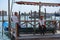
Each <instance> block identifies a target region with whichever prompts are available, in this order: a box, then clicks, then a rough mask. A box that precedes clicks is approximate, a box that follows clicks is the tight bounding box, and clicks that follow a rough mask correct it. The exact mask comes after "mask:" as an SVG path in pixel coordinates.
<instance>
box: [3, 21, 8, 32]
mask: <svg viewBox="0 0 60 40" xmlns="http://www.w3.org/2000/svg"><path fill="white" fill-rule="evenodd" d="M3 28H4V31H8V22H3Z"/></svg>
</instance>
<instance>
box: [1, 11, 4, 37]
mask: <svg viewBox="0 0 60 40" xmlns="http://www.w3.org/2000/svg"><path fill="white" fill-rule="evenodd" d="M1 13H2V38H3V21H4V11H2V12H1Z"/></svg>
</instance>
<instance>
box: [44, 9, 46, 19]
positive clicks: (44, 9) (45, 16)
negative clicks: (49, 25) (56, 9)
mask: <svg viewBox="0 0 60 40" xmlns="http://www.w3.org/2000/svg"><path fill="white" fill-rule="evenodd" d="M44 10H45V20H46V8H45V9H44Z"/></svg>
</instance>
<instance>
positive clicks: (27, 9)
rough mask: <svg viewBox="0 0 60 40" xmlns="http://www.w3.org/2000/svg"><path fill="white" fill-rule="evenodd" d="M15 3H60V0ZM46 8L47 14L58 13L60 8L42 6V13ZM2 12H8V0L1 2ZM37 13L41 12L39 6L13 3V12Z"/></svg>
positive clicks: (31, 0) (34, 0)
mask: <svg viewBox="0 0 60 40" xmlns="http://www.w3.org/2000/svg"><path fill="white" fill-rule="evenodd" d="M15 1H27V2H28V1H30V2H48V3H60V0H14V2H15ZM11 2H12V0H10V3H11ZM44 8H46V12H47V13H54V12H55V11H56V12H57V11H58V10H59V9H60V7H45V6H42V7H41V11H43V12H45V11H44ZM0 10H5V11H8V0H0ZM31 10H32V11H37V12H38V10H39V6H33V5H28V6H27V5H18V4H16V3H13V8H12V11H13V12H15V11H17V12H18V11H20V12H21V13H22V12H27V13H28V12H30V11H31Z"/></svg>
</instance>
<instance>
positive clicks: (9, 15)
mask: <svg viewBox="0 0 60 40" xmlns="http://www.w3.org/2000/svg"><path fill="white" fill-rule="evenodd" d="M10 17H11V14H10V0H8V23H9V24H8V29H9V36H10V38H11V28H10V26H11V22H10Z"/></svg>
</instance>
